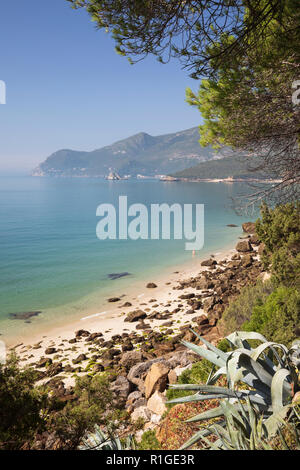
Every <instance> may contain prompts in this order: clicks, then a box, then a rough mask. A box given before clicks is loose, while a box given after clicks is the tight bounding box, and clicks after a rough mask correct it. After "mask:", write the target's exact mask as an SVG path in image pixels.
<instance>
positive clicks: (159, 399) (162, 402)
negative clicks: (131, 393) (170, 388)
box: [147, 391, 167, 416]
mask: <svg viewBox="0 0 300 470" xmlns="http://www.w3.org/2000/svg"><path fill="white" fill-rule="evenodd" d="M166 401H167V399H166V397H165V396H164V395H163V394H162V393H160V392H158V391H156V392H155V393H154V394H153V395H152V396H151V397H150V398H149V400H148V402H147V408H148V409H149V410H150V411H152V413H154V414H156V415H159V416H162V415H163V414H164V413H165V411H167V407H166Z"/></svg>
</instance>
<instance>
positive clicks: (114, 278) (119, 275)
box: [107, 272, 130, 281]
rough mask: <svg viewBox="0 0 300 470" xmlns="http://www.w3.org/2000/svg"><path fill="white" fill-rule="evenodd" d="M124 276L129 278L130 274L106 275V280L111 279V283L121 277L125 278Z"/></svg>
mask: <svg viewBox="0 0 300 470" xmlns="http://www.w3.org/2000/svg"><path fill="white" fill-rule="evenodd" d="M125 276H130V273H127V272H125V273H112V274H108V276H107V277H108V278H109V279H111V280H112V281H114V280H116V279H120V278H121V277H125Z"/></svg>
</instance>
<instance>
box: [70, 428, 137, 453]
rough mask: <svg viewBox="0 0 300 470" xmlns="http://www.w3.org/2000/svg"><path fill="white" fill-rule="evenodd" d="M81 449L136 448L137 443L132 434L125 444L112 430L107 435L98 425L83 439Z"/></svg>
mask: <svg viewBox="0 0 300 470" xmlns="http://www.w3.org/2000/svg"><path fill="white" fill-rule="evenodd" d="M78 449H79V450H134V449H135V443H134V439H133V437H132V436H128V437H127V440H126V442H125V443H124V444H123V443H122V442H121V440H120V439H119V437H118V436H114V435H113V433H112V432H111V431H109V432H108V434H107V435H106V434H105V433H104V432H103V431H102V430H101V429H100V427H99V426H98V425H96V426H95V430H94V432H93V433H89V434H88V435H87V436H86V437H85V438H84V439H83V441H82V445H81V446H79V447H78Z"/></svg>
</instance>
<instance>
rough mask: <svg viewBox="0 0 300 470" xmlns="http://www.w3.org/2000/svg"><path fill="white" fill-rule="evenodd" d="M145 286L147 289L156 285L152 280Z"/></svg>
mask: <svg viewBox="0 0 300 470" xmlns="http://www.w3.org/2000/svg"><path fill="white" fill-rule="evenodd" d="M146 287H147V289H155V288H156V287H157V285H156V284H155V283H154V282H149V283H148V284H147V285H146Z"/></svg>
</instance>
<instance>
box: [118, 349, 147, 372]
mask: <svg viewBox="0 0 300 470" xmlns="http://www.w3.org/2000/svg"><path fill="white" fill-rule="evenodd" d="M143 358H144V356H143V354H142V353H141V351H128V352H126V353H125V354H122V357H121V360H120V364H121V365H122V366H124V367H125V368H126V369H127V370H129V369H131V368H132V367H133V366H134V365H136V364H138V363H140V362H142V361H143Z"/></svg>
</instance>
